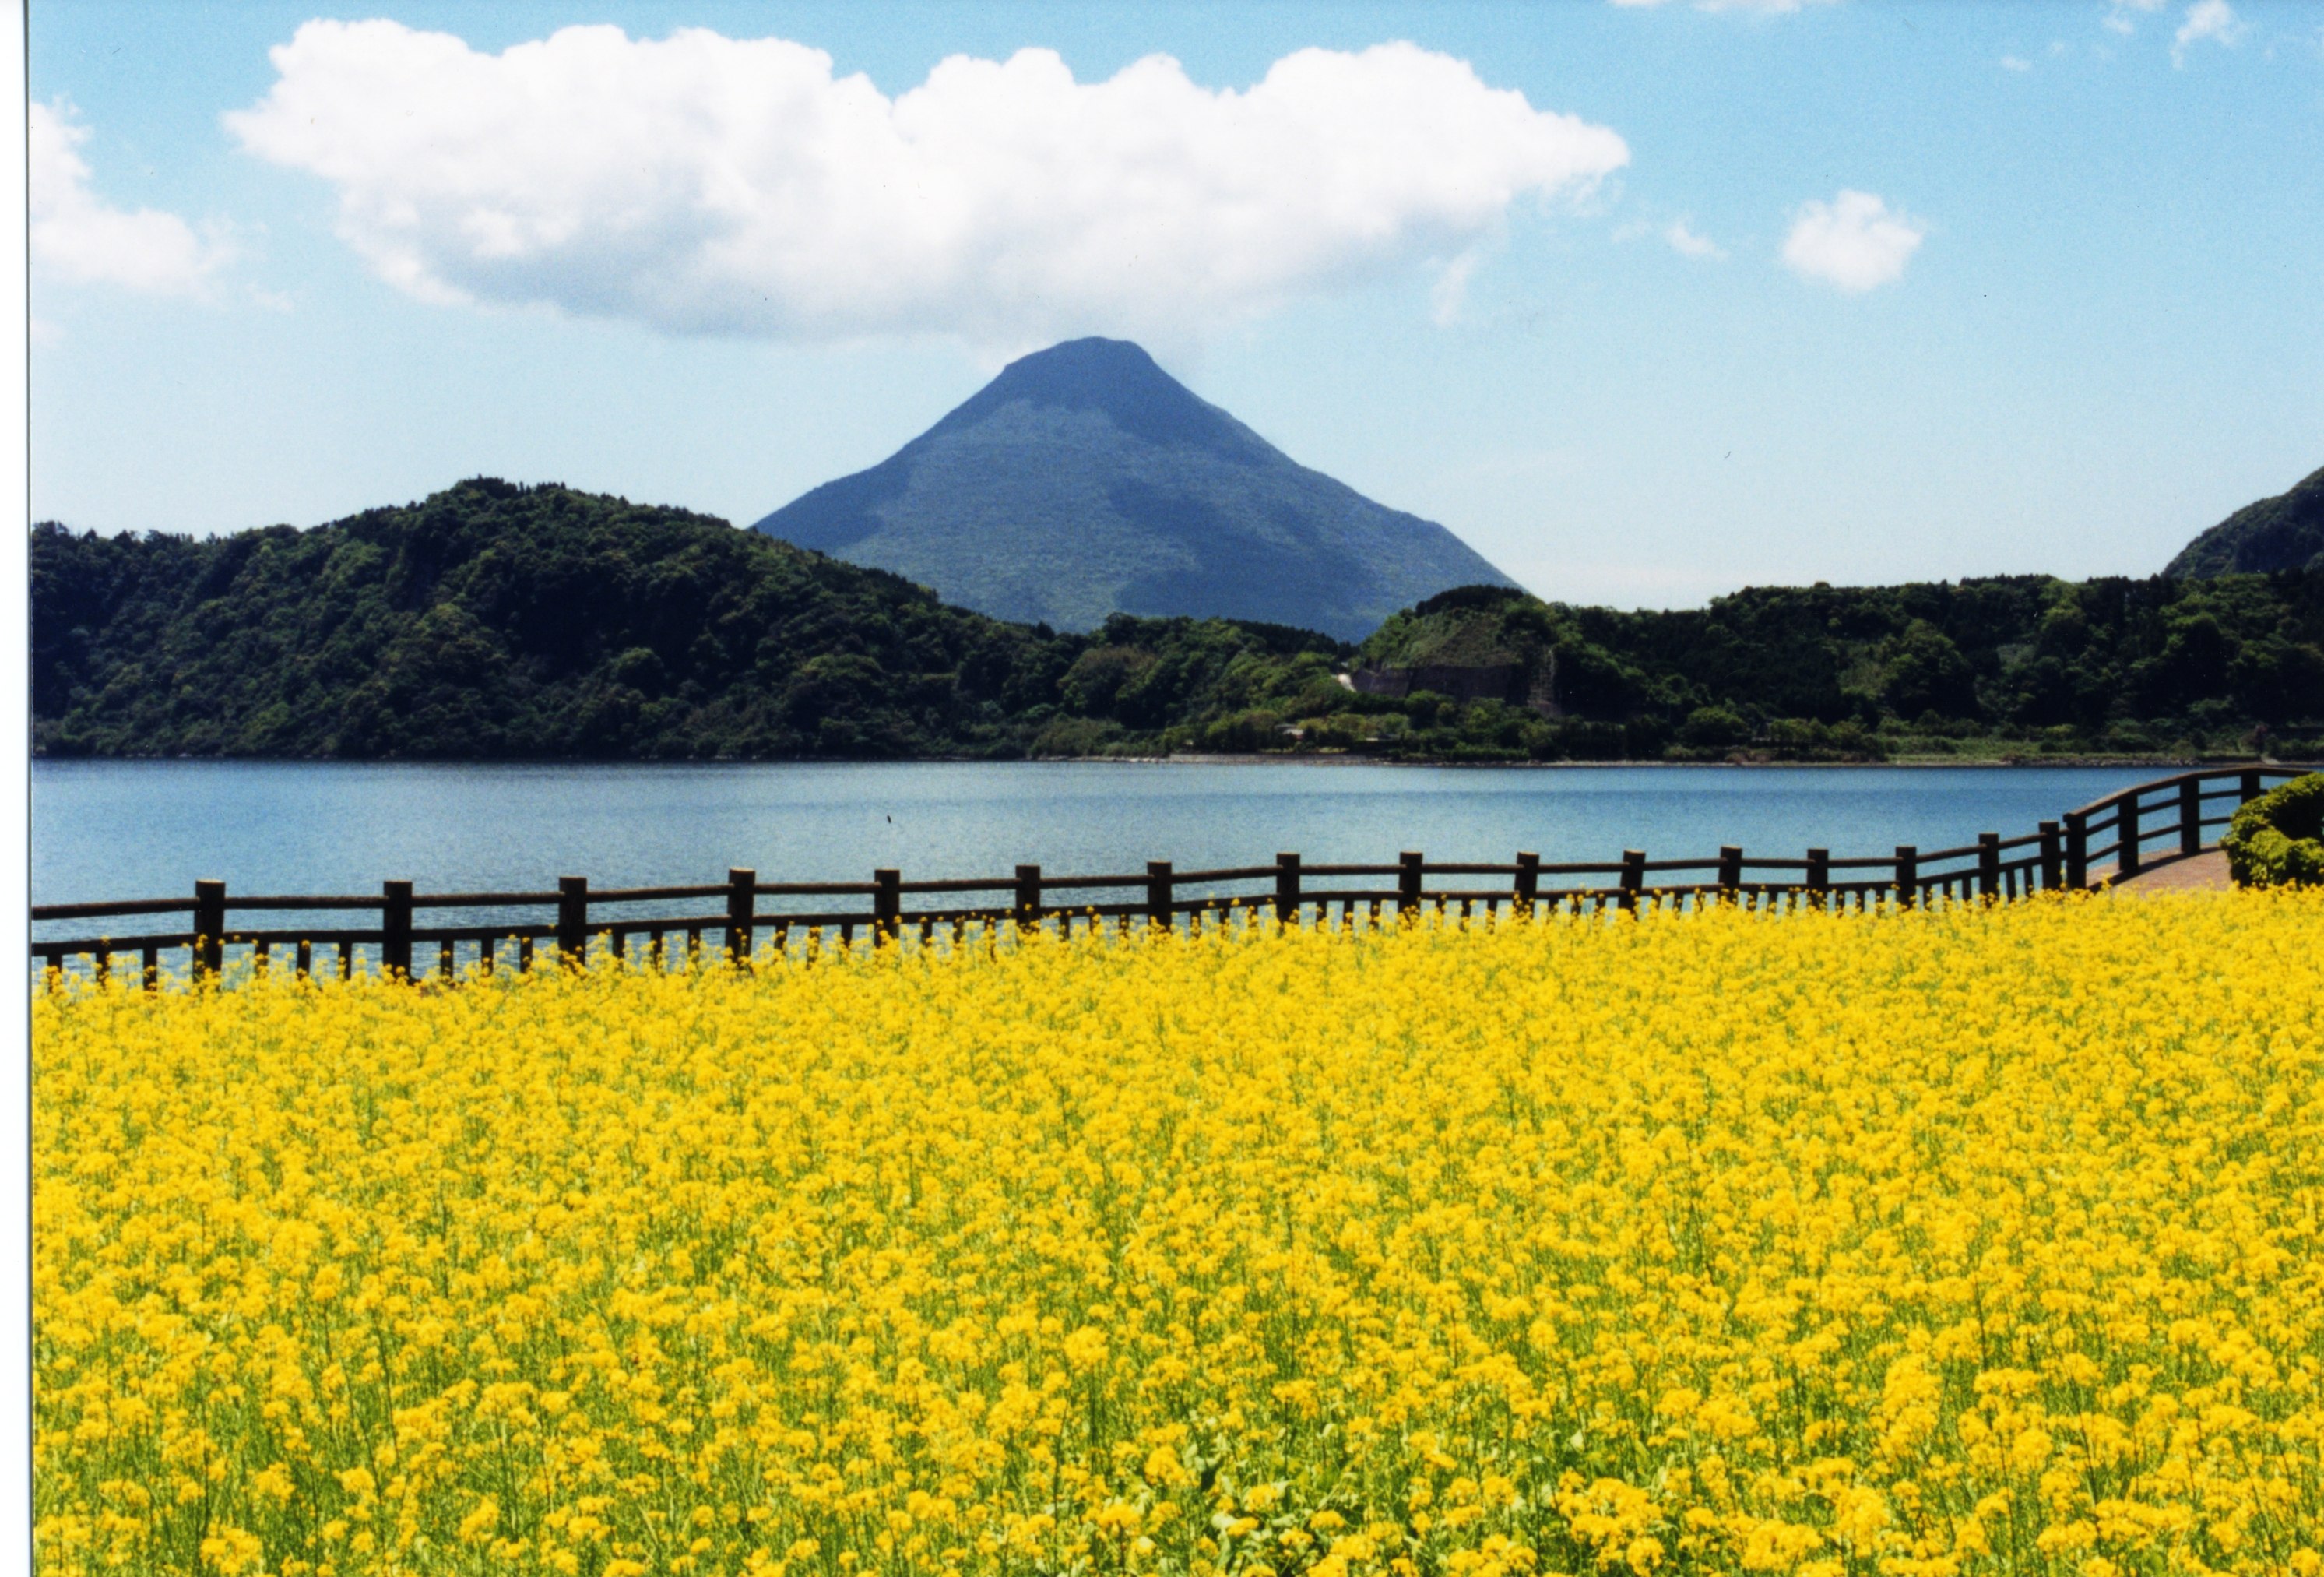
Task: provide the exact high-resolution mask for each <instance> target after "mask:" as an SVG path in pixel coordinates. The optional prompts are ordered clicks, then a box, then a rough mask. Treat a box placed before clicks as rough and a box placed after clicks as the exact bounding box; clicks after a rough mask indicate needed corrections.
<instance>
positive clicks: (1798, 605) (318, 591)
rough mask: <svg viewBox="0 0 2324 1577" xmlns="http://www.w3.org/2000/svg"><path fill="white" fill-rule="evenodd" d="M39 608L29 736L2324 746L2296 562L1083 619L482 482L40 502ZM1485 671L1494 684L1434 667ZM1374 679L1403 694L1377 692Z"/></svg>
mask: <svg viewBox="0 0 2324 1577" xmlns="http://www.w3.org/2000/svg"><path fill="white" fill-rule="evenodd" d="M1424 670H1425V671H1424ZM1471 670H1473V671H1484V670H1489V672H1488V673H1487V678H1488V679H1489V681H1491V682H1489V683H1487V684H1486V685H1485V686H1484V687H1485V688H1486V689H1487V690H1490V689H1492V688H1493V687H1494V686H1495V685H1496V684H1499V685H1500V693H1499V694H1498V695H1495V694H1485V695H1478V694H1475V693H1473V692H1474V691H1476V689H1477V688H1478V687H1477V686H1476V685H1472V684H1471V685H1451V686H1449V687H1450V688H1451V689H1454V690H1466V691H1468V692H1472V693H1466V694H1462V695H1453V694H1448V693H1446V690H1445V689H1443V688H1439V689H1432V688H1430V687H1428V686H1427V685H1426V684H1425V683H1422V684H1419V685H1413V684H1412V683H1410V682H1409V680H1410V679H1411V678H1412V677H1413V676H1416V675H1418V676H1420V677H1422V678H1427V677H1429V676H1430V675H1438V676H1441V675H1443V674H1446V673H1452V674H1459V673H1462V672H1463V671H1471ZM1375 676H1389V681H1388V682H1387V683H1385V684H1375ZM1397 676H1402V678H1400V679H1399V678H1397ZM1359 677H1360V678H1362V679H1363V681H1364V682H1365V683H1367V684H1375V688H1378V689H1386V690H1394V689H1396V688H1397V687H1398V686H1399V684H1401V687H1402V688H1403V690H1404V693H1402V694H1385V693H1367V691H1366V690H1363V689H1358V688H1352V687H1351V685H1352V684H1353V683H1355V682H1356V681H1357V679H1358V678H1359ZM1504 679H1505V680H1506V682H1505V683H1503V682H1502V681H1503V680H1504ZM32 713H33V745H34V748H35V750H37V751H39V752H42V753H46V754H50V755H57V756H67V755H71V756H151V755H171V756H175V755H196V756H272V757H311V758H338V759H446V760H449V759H465V760H522V759H564V760H571V759H622V760H628V759H637V760H724V759H732V760H766V759H787V758H802V757H844V758H855V759H876V758H891V759H892V758H910V757H929V756H949V757H966V758H1011V757H1026V756H1045V755H1048V756H1055V755H1104V754H1148V753H1162V752H1185V751H1216V752H1244V751H1291V752H1364V753H1372V754H1378V755H1382V756H1387V757H1402V758H1412V759H1434V760H1476V761H1489V760H1526V759H1531V760H1617V759H1621V760H1659V759H1724V758H1728V757H1732V756H1741V757H1745V758H1754V757H1766V758H1770V759H1805V760H1816V759H1881V758H1886V757H1892V756H1896V755H1920V754H1943V753H1947V752H1953V753H1969V754H2041V753H2045V752H2046V753H2059V752H2068V753H2094V752H2105V753H2115V754H2186V753H2194V752H2213V753H2221V752H2225V753H2233V752H2243V751H2247V750H2250V749H2253V748H2255V746H2259V745H2263V744H2264V745H2265V746H2267V747H2268V748H2270V749H2272V750H2273V752H2274V753H2276V754H2278V755H2285V756H2288V755H2291V754H2293V753H2297V752H2301V751H2315V750H2318V749H2319V747H2324V572H2312V571H2305V570H2286V571H2282V572H2278V573H2276V574H2273V575H2266V576H2257V575H2230V576H2221V577H2218V578H2216V579H2210V580H2180V579H2174V578H2171V577H2164V576H2157V577H2154V578H2153V579H2148V580H2129V579H2106V580H2093V581H2085V582H2067V581H2061V580H2054V579H2049V578H2046V577H2040V576H2013V577H2006V578H1997V579H1992V580H1973V581H1965V582H1961V583H1958V584H1951V585H1941V586H1895V587H1872V588H1835V587H1831V586H1814V587H1810V588H1800V589H1768V590H1753V591H1746V592H1741V593H1738V594H1737V595H1733V596H1729V597H1722V598H1720V599H1718V600H1717V601H1715V602H1713V603H1712V604H1710V605H1709V606H1708V607H1706V608H1703V609H1700V610H1690V611H1683V612H1674V613H1623V612H1618V611H1615V610H1611V609H1604V608H1590V607H1574V606H1568V605H1564V604H1550V603H1545V602H1542V601H1540V600H1538V599H1535V598H1533V597H1530V596H1527V595H1525V594H1523V593H1518V592H1512V591H1507V590H1502V589H1499V588H1488V587H1473V588H1464V589H1463V590H1461V591H1456V592H1452V593H1447V594H1445V595H1442V596H1438V597H1435V598H1432V599H1430V600H1429V601H1428V602H1425V603H1423V604H1419V605H1418V606H1417V607H1416V608H1413V609H1410V610H1407V611H1406V612H1405V613H1398V614H1397V615H1396V616H1394V617H1393V618H1391V619H1390V620H1389V621H1388V622H1387V623H1386V624H1385V625H1383V626H1382V627H1381V629H1380V630H1379V632H1376V633H1375V634H1374V635H1372V636H1371V637H1370V638H1369V640H1367V641H1365V642H1363V643H1362V644H1361V645H1360V646H1350V645H1347V644H1345V643H1342V642H1340V641H1334V640H1333V639H1332V638H1330V637H1328V636H1324V635H1321V634H1316V633H1314V632H1306V631H1299V630H1292V629H1286V628H1284V627H1281V626H1277V625H1267V624H1258V623H1251V622H1238V621H1229V620H1219V619H1206V620H1196V619H1185V618H1171V619H1148V618H1135V617H1130V616H1127V615H1120V616H1116V617H1115V618H1112V619H1111V620H1109V621H1107V622H1106V623H1105V624H1104V625H1103V626H1102V628H1101V629H1099V630H1096V631H1093V632H1086V633H1076V632H1056V631H1053V630H1050V629H1048V628H1047V627H1046V626H1041V625H1025V624H1016V623H1010V622H1004V621H1001V620H997V619H992V618H988V617H985V616H984V615H982V614H979V613H972V612H969V611H967V610H965V609H961V608H955V607H951V606H947V605H946V604H943V603H941V602H939V601H938V600H937V599H936V596H935V595H933V594H932V593H930V592H928V591H927V590H926V589H925V588H922V587H919V586H913V585H911V584H909V583H908V582H906V581H904V580H902V579H900V578H899V577H898V576H892V575H889V574H886V573H884V572H881V571H879V570H872V569H864V568H860V567H855V566H852V565H848V564H844V563H841V562H839V561H837V560H835V559H832V558H825V557H824V556H822V555H820V554H816V553H811V552H807V551H806V550H804V549H798V548H795V547H792V546H790V545H789V544H788V543H784V542H781V541H779V540H776V539H771V538H768V537H765V536H762V535H760V534H758V533H756V532H752V531H745V530H736V529H735V528H733V527H732V526H730V525H728V524H727V523H726V522H724V521H718V520H715V519H713V518H710V517H708V516H704V515H698V514H694V513H690V512H686V511H683V510H676V509H669V508H661V507H655V506H649V505H641V504H633V503H630V502H628V501H627V500H624V499H619V498H611V497H605V496H602V495H595V494H589V493H579V492H576V491H574V490H571V489H567V488H564V487H561V486H554V485H548V486H518V485H513V484H507V483H503V482H498V481H493V480H491V479H485V478H479V479H475V480H472V481H469V482H465V483H462V484H459V485H458V486H456V487H453V488H451V489H449V490H447V491H446V492H444V493H438V494H436V495H434V496H432V497H430V498H428V499H426V500H423V501H420V502H419V503H412V504H410V505H406V506H402V507H400V508H388V509H377V510H371V511H367V512H364V513H363V514H359V515H356V516H354V517H352V518H350V519H348V520H345V521H337V522H335V523H333V524H330V525H326V526H318V527H314V528H311V529H309V530H296V529H293V528H291V527H288V526H274V527H268V528H264V529H262V530H249V531H243V532H238V533H235V534H233V535H230V536H225V537H218V538H210V539H196V538H190V537H183V536H175V535H170V534H166V533H160V532H149V533H146V534H143V535H135V536H118V537H100V536H97V535H96V534H94V533H87V532H78V533H77V532H73V531H70V530H66V529H65V528H63V527H61V526H59V525H56V524H53V523H49V524H43V525H41V526H39V527H36V528H35V529H34V531H33V535H32Z"/></svg>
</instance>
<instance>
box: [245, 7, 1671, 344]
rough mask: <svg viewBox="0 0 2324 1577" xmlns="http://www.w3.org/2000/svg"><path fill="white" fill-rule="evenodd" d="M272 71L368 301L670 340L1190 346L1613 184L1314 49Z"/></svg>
mask: <svg viewBox="0 0 2324 1577" xmlns="http://www.w3.org/2000/svg"><path fill="white" fill-rule="evenodd" d="M271 58H272V61H273V65H274V69H275V71H276V73H277V79H276V81H275V83H274V86H273V88H272V90H271V91H270V92H269V93H268V94H267V96H266V97H265V98H264V99H263V100H262V101H261V102H259V103H258V104H257V105H255V106H253V107H251V108H249V109H247V110H243V111H238V112H235V113H232V114H229V115H226V125H227V126H228V128H229V129H230V130H231V131H232V133H233V134H235V136H236V137H237V138H239V139H240V141H241V143H242V145H243V146H244V148H245V149H247V150H248V151H249V152H252V153H254V154H256V155H258V156H259V157H261V158H263V159H266V160H269V161H272V162H274V163H277V164H280V165H284V166H287V167H291V168H294V169H299V170H304V171H311V172H313V173H314V174H316V175H318V176H320V177H322V178H323V179H324V180H327V181H329V182H330V183H331V185H332V186H333V187H334V188H336V189H337V199H338V230H339V234H340V235H341V236H342V237H343V238H344V239H345V240H346V242H347V244H349V245H351V246H353V247H354V248H355V250H356V251H357V252H359V253H360V254H362V255H363V256H364V257H365V258H366V259H367V260H368V261H369V262H370V263H371V265H372V266H373V267H374V269H375V270H376V271H377V272H379V273H380V275H381V276H382V277H383V278H385V279H387V280H388V281H392V283H394V284H395V285H397V286H399V287H400V288H401V289H403V290H405V291H410V292H411V293H413V294H414V295H418V296H421V297H424V298H427V299H429V300H443V301H461V300H473V301H483V302H496V303H542V304H547V305H549V306H552V307H555V308H558V309H562V310H565V311H568V312H573V313H579V314H587V315H593V316H600V317H607V318H627V319H632V320H635V321H638V322H642V323H645V324H649V325H650V326H652V327H656V328H659V329H661V330H665V331H669V332H677V333H714V334H742V335H763V336H775V337H787V338H794V339H830V338H838V337H854V336H860V335H871V334H890V333H901V334H916V333H931V332H932V333H949V334H957V335H960V336H963V337H967V338H969V339H971V340H973V341H977V342H980V343H982V344H986V345H990V346H1004V347H1006V346H1021V345H1025V344H1028V343H1037V342H1038V341H1041V340H1043V339H1046V338H1050V337H1056V336H1059V335H1062V334H1066V333H1084V332H1092V331H1110V332H1113V333H1125V334H1151V335H1155V336H1157V337H1187V336H1192V335H1195V334H1199V333H1201V332H1202V331H1203V330H1204V329H1207V328H1209V327H1214V326H1216V325H1217V324H1219V323H1221V322H1222V321H1228V320H1232V319H1235V318H1245V317H1249V316H1250V315H1253V314H1256V313H1259V312H1263V311H1265V310H1267V309H1269V308H1271V307H1273V306H1275V305H1277V304H1278V303H1280V302H1283V301H1285V300H1289V299H1292V298H1294V297H1296V296H1300V295H1303V294H1306V293H1309V292H1312V291H1318V290H1323V289H1328V288H1332V287H1334V286H1338V285H1342V284H1345V283H1351V282H1355V281H1362V280H1366V279H1371V278H1377V277H1379V276H1381V275H1383V274H1384V273H1387V272H1391V271H1395V270H1400V269H1413V268H1417V267H1418V266H1419V265H1420V264H1421V263H1424V262H1425V261H1426V260H1429V259H1442V258H1444V257H1447V256H1458V255H1461V254H1463V253H1465V252H1466V251H1467V249H1468V248H1469V247H1471V245H1473V244H1476V243H1478V242H1479V241H1480V240H1482V239H1484V238H1486V237H1488V236H1489V235H1491V234H1492V233H1493V232H1494V231H1495V230H1496V229H1497V228H1498V227H1499V226H1500V225H1501V224H1502V222H1503V220H1504V219H1505V217H1506V216H1507V215H1508V213H1509V211H1510V210H1511V209H1512V208H1514V207H1516V206H1517V204H1519V203H1520V202H1521V201H1524V200H1526V199H1534V200H1540V199H1544V198H1552V197H1556V196H1560V195H1565V196H1572V195H1578V194H1580V193H1582V192H1584V191H1586V190H1587V189H1589V188H1590V187H1591V184H1592V183H1594V182H1595V181H1597V180H1599V179H1600V178H1601V177H1603V176H1605V175H1607V174H1608V173H1609V172H1611V171H1614V170H1617V169H1618V168H1619V167H1620V166H1622V165H1623V164H1624V163H1626V162H1627V161H1628V157H1629V152H1628V148H1627V147H1626V146H1625V145H1624V143H1623V142H1622V139H1621V138H1620V137H1619V136H1618V135H1617V134H1614V133H1613V132H1611V131H1609V130H1608V129H1606V128H1604V127H1602V126H1597V125H1591V124H1588V123H1586V122H1583V121H1582V120H1580V119H1578V118H1576V117H1574V116H1572V115H1557V114H1553V113H1549V112H1545V111H1541V110H1536V109H1535V108H1534V107H1533V106H1530V105H1529V104H1527V103H1526V99H1525V97H1523V96H1522V95H1521V94H1518V93H1516V92H1511V91H1507V90H1499V89H1495V88H1489V87H1488V86H1487V85H1486V84H1485V83H1483V82H1482V81H1480V79H1479V78H1478V77H1477V74H1476V72H1475V71H1474V70H1473V69H1471V67H1470V66H1469V65H1468V64H1467V63H1466V62H1464V61H1462V60H1455V59H1452V57H1450V56H1446V55H1442V54H1436V53H1433V52H1431V51H1425V50H1422V49H1419V48H1417V47H1416V46H1414V45H1411V44H1403V43H1396V44H1384V45H1381V46H1379V47H1377V48H1374V49H1369V50H1365V51H1362V52H1360V53H1342V52H1337V51H1327V50H1303V51H1298V52H1297V53H1296V54H1292V55H1288V56H1286V57H1285V58H1284V59H1282V60H1277V62H1276V63H1275V64H1274V65H1273V66H1272V67H1271V68H1270V69H1268V73H1267V75H1266V77H1265V78H1263V79H1261V80H1260V81H1259V83H1257V84H1256V85H1254V86H1252V87H1250V88H1245V89H1241V90H1239V91H1238V90H1232V89H1229V90H1219V91H1213V90H1211V89H1207V88H1202V87H1198V86H1197V85H1195V84H1194V82H1192V81H1190V80H1188V78H1187V77H1186V75H1185V71H1184V70H1182V69H1180V67H1179V66H1178V64H1177V62H1176V61H1175V60H1169V59H1167V58H1165V57H1161V56H1153V57H1149V58H1148V59H1146V60H1139V61H1138V62H1136V63H1134V64H1132V65H1130V66H1128V67H1126V68H1124V69H1122V70H1121V71H1120V73H1119V74H1118V75H1116V76H1114V77H1112V78H1110V79H1108V80H1105V81H1103V82H1092V83H1081V82H1076V81H1075V80H1074V77H1073V74H1072V72H1071V71H1070V70H1069V69H1067V68H1066V66H1065V62H1064V61H1063V60H1060V59H1059V58H1058V57H1057V56H1056V54H1055V53H1053V52H1051V51H1047V50H1026V51H1020V52H1019V53H1018V54H1016V55H1014V56H1012V57H1010V59H1009V60H1005V61H995V60H974V59H969V58H966V57H961V56H955V57H953V58H952V59H949V60H945V61H944V62H942V63H941V64H939V65H938V66H937V67H936V69H934V70H933V71H932V72H930V73H929V75H928V78H927V81H926V82H924V83H922V84H921V85H919V86H918V87H917V88H912V89H910V90H909V91H908V92H905V93H903V94H901V95H899V96H898V97H894V98H892V99H891V98H890V97H886V96H885V95H884V94H882V93H881V91H880V90H879V89H878V88H875V87H874V86H873V85H872V84H871V81H870V79H869V78H865V77H862V76H861V75H857V76H851V77H845V78H834V76H833V74H832V62H831V58H830V56H828V55H826V54H825V53H823V52H822V51H818V50H814V49H809V48H807V47H806V46H804V45H801V44H798V43H793V42H788V41H785V40H782V39H774V38H769V39H757V40H747V41H744V40H733V39H727V38H724V37H722V36H720V35H718V34H717V33H715V32H705V31H702V30H697V29H687V30H682V31H679V32H674V33H672V34H671V35H669V37H668V38H666V39H661V40H656V41H648V40H632V39H631V38H629V37H628V36H627V35H626V34H624V33H623V32H622V31H621V30H620V29H618V28H613V27H574V28H567V29H565V30H562V31H560V32H556V33H554V34H552V35H551V36H549V38H547V39H544V40H539V41H537V42H527V43H521V44H518V45H516V46H514V47H512V48H511V49H509V50H507V51H503V53H500V54H497V55H493V54H484V53H479V52H478V51H474V50H471V49H470V48H469V47H468V46H467V44H466V43H465V42H463V41H461V40H460V39H457V38H455V37H452V36H451V35H449V34H446V33H440V32H416V31H413V30H412V29H410V28H407V27H404V26H402V25H401V24H399V23H392V22H362V23H340V22H328V21H324V22H310V23H307V24H306V25H304V26H302V27H301V28H300V29H299V31H298V32H297V34H296V35H295V36H294V37H293V38H292V39H291V42H289V43H286V44H283V45H281V46H279V47H277V48H276V49H275V50H274V51H272V57H271ZM1462 278H1463V279H1465V272H1463V274H1462ZM1457 288H1458V287H1457V285H1456V286H1455V287H1454V293H1455V295H1457Z"/></svg>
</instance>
